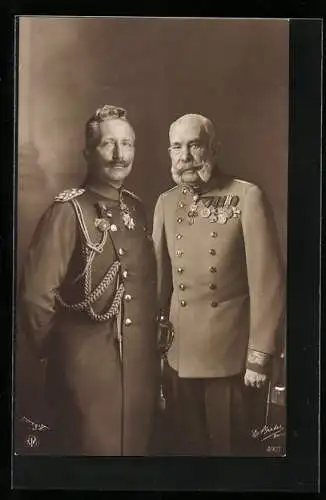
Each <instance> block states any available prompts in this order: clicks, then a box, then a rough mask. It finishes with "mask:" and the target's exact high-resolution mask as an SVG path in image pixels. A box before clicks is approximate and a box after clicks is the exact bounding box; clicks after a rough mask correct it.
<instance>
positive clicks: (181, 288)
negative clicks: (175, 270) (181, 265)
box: [179, 283, 186, 291]
mask: <svg viewBox="0 0 326 500" xmlns="http://www.w3.org/2000/svg"><path fill="white" fill-rule="evenodd" d="M179 288H180V290H182V291H184V290H185V289H186V285H185V284H184V283H180V285H179Z"/></svg>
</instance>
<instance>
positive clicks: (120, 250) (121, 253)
mask: <svg viewBox="0 0 326 500" xmlns="http://www.w3.org/2000/svg"><path fill="white" fill-rule="evenodd" d="M118 253H119V255H121V256H122V255H124V254H125V251H124V249H123V248H119V250H118Z"/></svg>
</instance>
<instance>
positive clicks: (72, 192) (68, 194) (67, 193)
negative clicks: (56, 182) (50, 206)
mask: <svg viewBox="0 0 326 500" xmlns="http://www.w3.org/2000/svg"><path fill="white" fill-rule="evenodd" d="M84 192H85V189H82V188H70V189H65V190H64V191H61V193H59V194H58V195H57V196H56V197H55V198H54V201H60V202H65V201H69V200H72V199H73V198H76V197H77V196H80V195H81V194H83V193H84Z"/></svg>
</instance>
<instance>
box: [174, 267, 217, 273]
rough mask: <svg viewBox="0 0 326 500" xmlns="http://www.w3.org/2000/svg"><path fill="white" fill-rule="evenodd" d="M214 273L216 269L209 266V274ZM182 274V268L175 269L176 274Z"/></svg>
mask: <svg viewBox="0 0 326 500" xmlns="http://www.w3.org/2000/svg"><path fill="white" fill-rule="evenodd" d="M216 271H217V269H216V267H215V266H210V268H209V272H210V273H216ZM183 272H184V268H183V267H177V273H179V274H182V273H183Z"/></svg>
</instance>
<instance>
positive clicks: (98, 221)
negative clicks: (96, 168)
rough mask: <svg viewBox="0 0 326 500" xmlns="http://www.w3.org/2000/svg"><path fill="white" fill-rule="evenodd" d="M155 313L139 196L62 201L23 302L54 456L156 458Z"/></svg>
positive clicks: (36, 248)
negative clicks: (42, 372) (151, 447)
mask: <svg viewBox="0 0 326 500" xmlns="http://www.w3.org/2000/svg"><path fill="white" fill-rule="evenodd" d="M121 194H122V195H123V203H124V209H125V212H124V213H122V212H121V202H120V200H121ZM156 312H157V309H156V269H155V258H154V252H153V248H152V241H151V235H150V234H149V233H148V231H147V226H146V220H145V214H144V209H143V206H142V203H141V202H140V201H139V200H138V198H137V197H135V195H133V194H132V193H130V192H128V191H126V190H122V191H121V192H119V191H118V190H116V189H114V188H109V190H108V191H107V196H106V197H104V196H103V195H101V194H98V193H97V192H95V191H94V190H92V189H91V188H88V187H86V189H77V190H70V191H69V190H68V191H67V192H64V193H62V194H61V195H59V196H58V197H57V199H56V201H55V202H54V203H53V204H52V206H50V208H49V209H48V210H47V212H46V213H45V215H44V216H43V218H42V219H41V221H40V224H39V225H38V228H37V230H36V232H35V235H34V238H33V240H32V244H31V246H30V249H29V254H28V258H27V261H26V264H25V268H24V272H23V279H22V283H21V289H20V301H19V304H18V315H19V322H20V327H21V328H22V329H23V330H24V331H25V332H26V334H27V335H29V337H30V339H31V340H32V343H33V345H34V347H35V349H36V350H37V352H38V355H39V357H40V358H42V359H46V365H47V369H46V372H47V376H46V378H47V386H46V393H47V398H48V408H49V409H50V415H51V418H50V421H49V422H47V423H49V425H50V427H51V429H52V433H53V438H54V439H53V448H52V449H51V450H49V451H50V452H51V453H60V454H84V455H146V454H147V453H148V444H149V438H150V433H151V429H152V423H153V422H152V420H153V412H154V408H155V403H156V396H157V394H158V389H157V385H156V384H157V366H158V365H157V355H156V353H157V347H156ZM121 338H122V341H121Z"/></svg>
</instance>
